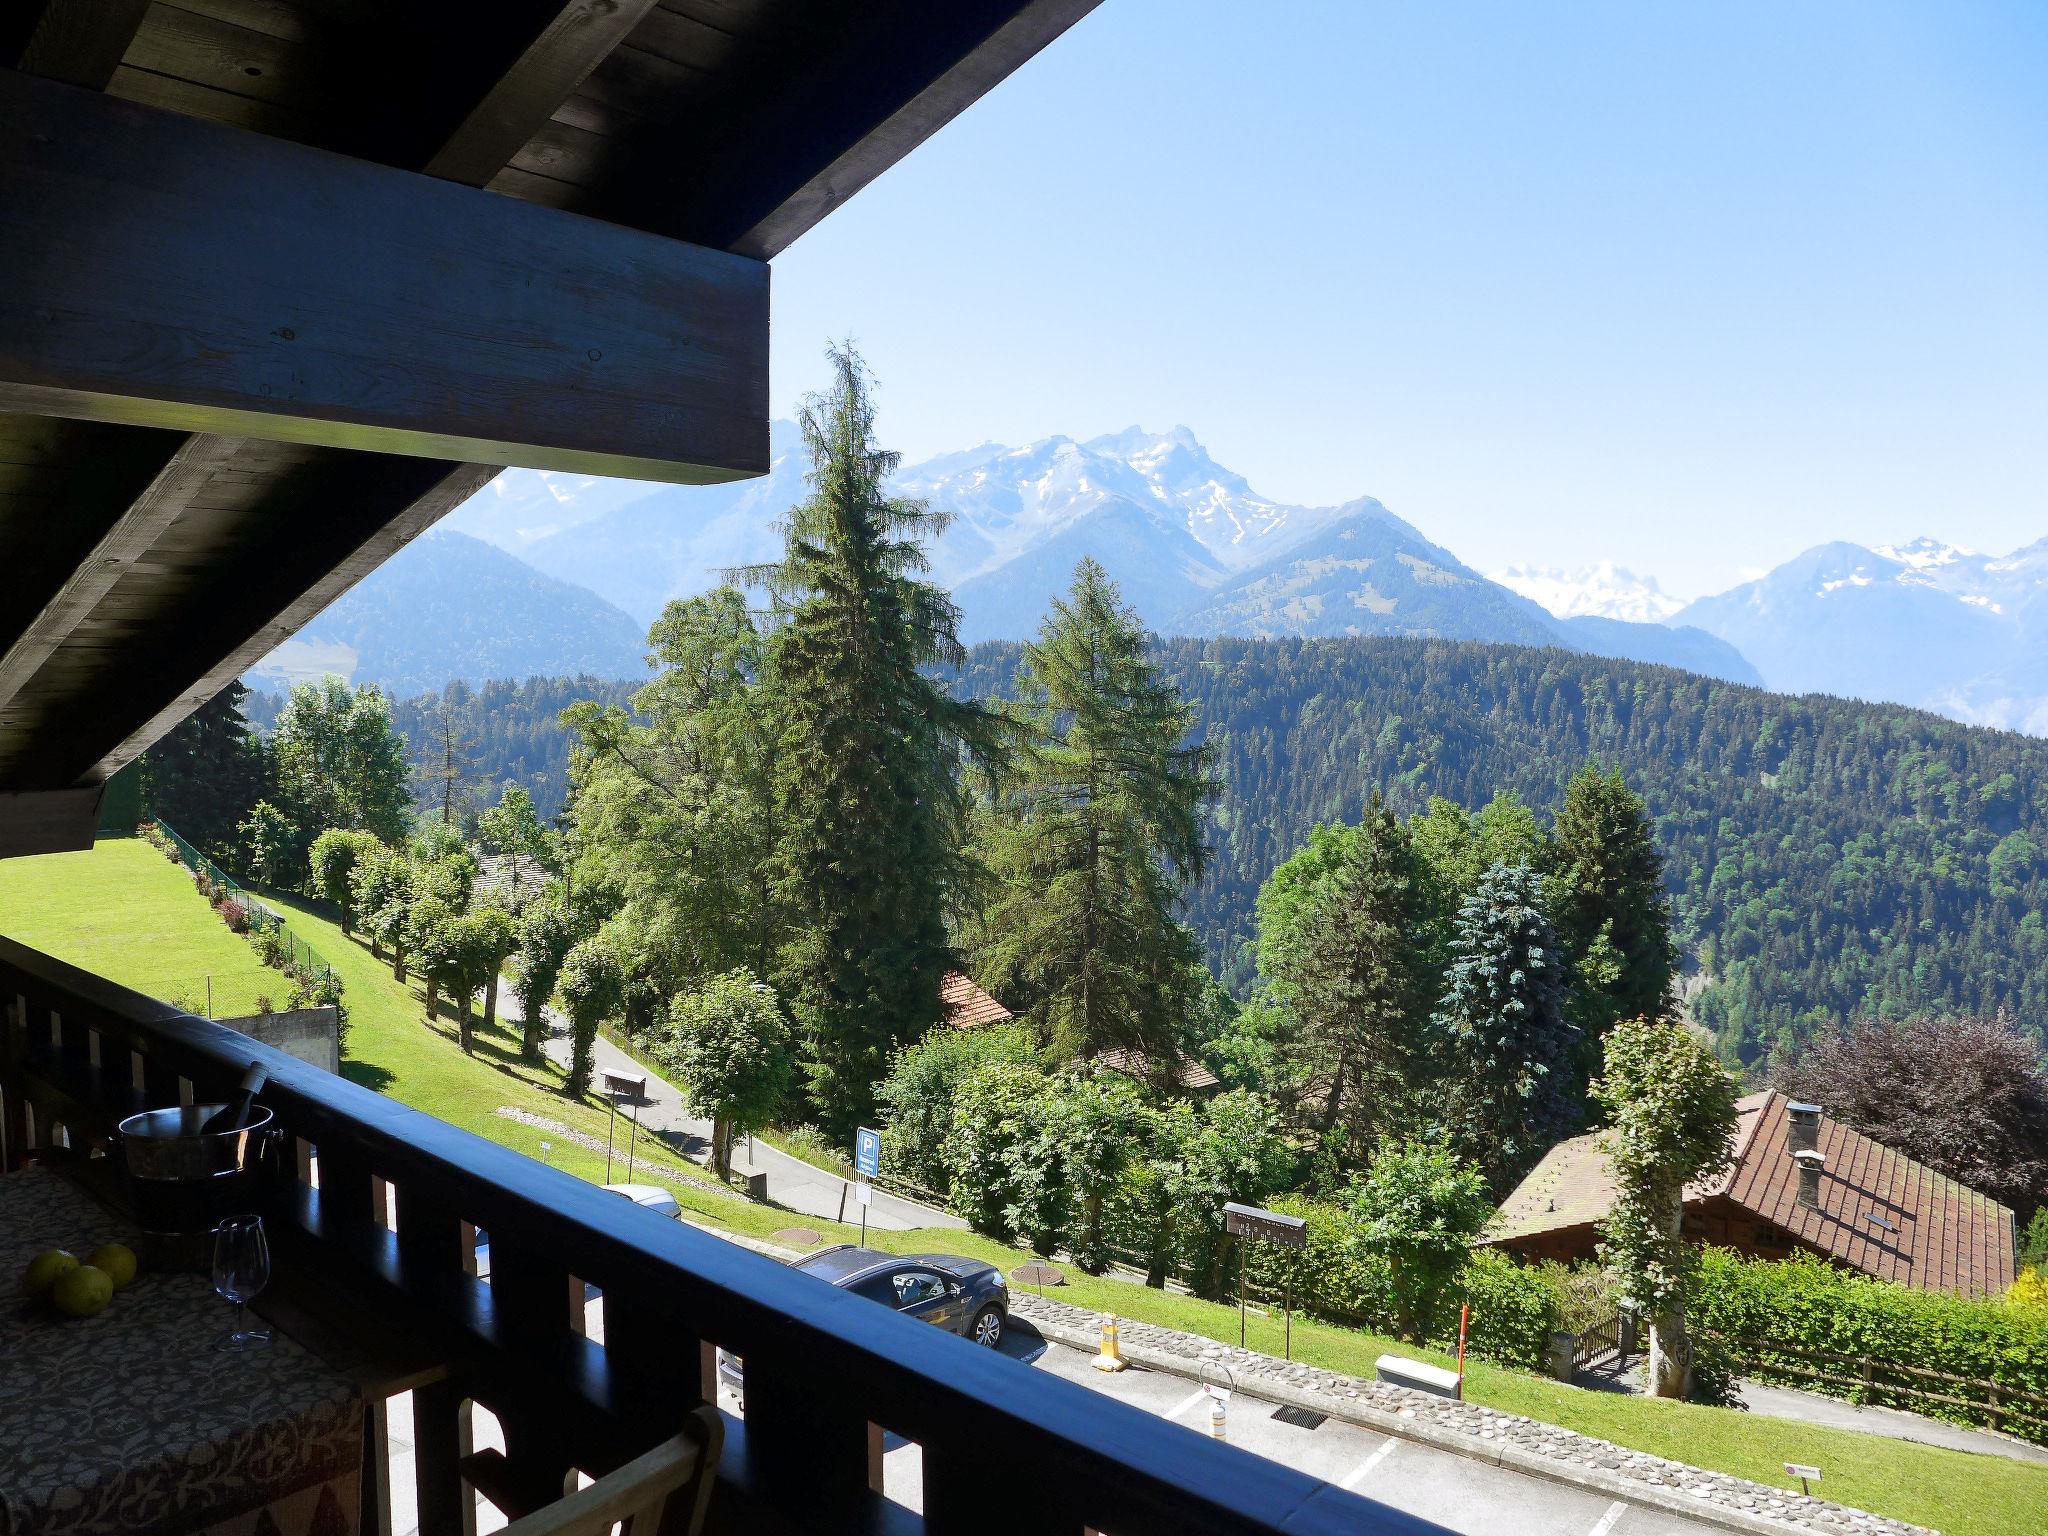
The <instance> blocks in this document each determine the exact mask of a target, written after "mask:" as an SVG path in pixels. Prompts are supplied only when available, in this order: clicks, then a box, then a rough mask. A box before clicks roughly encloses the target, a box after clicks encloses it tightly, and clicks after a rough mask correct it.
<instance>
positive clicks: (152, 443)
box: [0, 432, 240, 710]
mask: <svg viewBox="0 0 2048 1536" xmlns="http://www.w3.org/2000/svg"><path fill="white" fill-rule="evenodd" d="M138 437H139V438H140V439H141V443H140V444H139V445H138V446H139V447H140V448H141V449H142V450H143V451H148V450H149V449H154V450H156V451H158V452H161V451H162V449H163V448H164V447H171V448H172V451H171V452H169V453H168V454H167V455H166V456H165V457H164V460H163V468H162V469H161V470H159V471H158V472H157V473H156V474H155V475H154V476H152V477H151V479H150V481H149V484H148V485H146V486H144V487H143V489H142V491H141V494H139V495H138V496H136V497H135V498H134V499H133V500H132V501H129V502H127V504H126V505H125V507H123V509H122V510H121V512H120V513H119V514H118V515H117V516H115V517H114V518H113V519H112V520H111V522H109V523H108V525H107V527H106V530H105V532H103V533H102V534H101V535H100V537H99V538H98V539H97V540H96V541H95V542H94V544H93V547H92V549H91V550H90V551H89V552H88V553H86V554H85V555H84V556H83V557H82V558H80V559H79V560H78V561H77V563H76V564H75V565H74V566H73V567H72V568H71V570H70V571H69V572H68V574H67V575H66V577H65V579H64V580H63V582H62V583H61V584H60V585H59V586H58V587H57V588H56V590H55V591H53V592H52V593H50V595H49V597H48V598H47V599H46V600H44V601H43V602H42V604H41V606H40V607H29V606H28V605H31V604H33V603H34V602H35V598H36V595H35V594H33V593H29V592H26V591H24V592H22V593H20V594H19V596H20V598H21V599H22V602H23V605H24V611H23V615H22V616H23V618H24V619H25V620H26V622H25V623H24V624H23V625H22V628H21V631H20V633H19V634H17V635H15V636H14V637H13V639H12V641H11V642H10V643H9V644H8V645H7V647H6V649H5V650H4V651H0V710H4V709H5V708H6V706H7V704H8V701H10V700H11V699H13V698H14V696H15V695H16V694H18V693H19V692H20V691H21V689H22V685H23V684H25V683H26V682H27V681H28V680H29V679H30V678H31V677H33V676H34V675H35V673H36V670H37V668H39V667H41V666H42V664H43V663H44V662H45V661H47V660H48V659H49V657H50V653H51V652H53V651H55V650H56V649H57V647H58V646H60V645H62V644H63V643H64V642H65V641H66V640H68V639H69V638H70V637H71V636H72V634H73V633H75V632H76V631H77V629H78V627H79V626H80V625H81V624H82V623H84V622H85V620H86V618H87V617H88V616H90V614H91V613H92V611H93V608H94V607H95V606H96V605H97V604H98V603H99V600H100V599H101V598H102V597H105V596H106V595H107V593H108V591H110V590H111V589H112V587H113V585H114V583H115V582H116V581H118V580H120V578H121V575H122V573H123V572H124V571H126V570H127V569H128V568H129V567H130V566H132V565H133V564H134V563H135V561H136V560H137V559H139V558H140V557H141V556H143V555H145V554H147V553H148V551H149V549H150V547H151V546H152V545H153V544H155V543H156V541H157V539H158V538H159V537H160V536H161V535H162V533H163V531H164V530H165V529H166V528H168V527H169V526H170V525H171V522H172V520H173V519H174V518H176V517H177V515H178V513H179V511H180V510H181V509H182V508H183V507H184V506H185V504H186V503H187V502H188V501H189V500H190V499H191V497H192V495H193V493H194V492H196V491H197V490H198V489H199V487H200V486H202V485H204V484H205V483H206V482H207V480H208V479H209V478H211V477H212V475H213V472H214V471H215V470H216V469H218V468H219V467H220V466H221V465H223V464H224V463H226V462H227V460H228V459H229V458H230V457H232V456H233V454H234V452H235V450H236V448H237V447H239V446H240V443H239V440H238V439H236V438H232V437H210V436H207V437H187V438H184V439H183V440H182V441H181V440H179V439H178V438H176V437H175V436H171V435H169V434H164V433H154V432H150V433H140V434H138Z"/></svg>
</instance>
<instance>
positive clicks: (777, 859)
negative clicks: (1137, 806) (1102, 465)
mask: <svg viewBox="0 0 2048 1536" xmlns="http://www.w3.org/2000/svg"><path fill="white" fill-rule="evenodd" d="M828 356H829V357H830V359H831V362H832V367H833V371H834V374H835V381H834V384H833V387H832V389H831V390H830V391H829V392H828V393H826V394H824V395H822V396H815V397H813V398H812V399H811V400H810V401H808V402H807V403H806V405H805V407H804V410H803V413H802V423H801V424H802V427H803V434H804V442H805V445H806V447H807V448H808V449H809V451H810V457H811V474H810V480H811V495H810V497H809V499H808V500H806V501H804V502H802V503H800V504H799V505H798V506H796V507H794V508H793V509H791V511H790V513H789V515H788V517H787V519H786V520H785V522H784V525H783V527H784V538H785V543H784V552H783V558H782V559H781V561H780V562H778V563H776V564H774V565H769V566H762V567H756V568H752V569H749V570H746V571H742V572H738V573H735V576H736V580H737V581H738V582H739V583H740V584H741V585H744V586H751V587H765V588H766V589H767V590H768V592H769V594H770V596H771V597H772V599H773V601H774V605H775V609H776V616H777V618H778V620H779V623H778V626H777V628H776V630H775V632H774V635H773V639H772V641H771V643H770V649H769V673H770V687H771V689H772V695H773V696H772V707H773V708H774V710H775V720H776V732H775V738H776V739H775V745H774V754H775V760H774V766H773V769H772V774H773V791H772V803H773V806H774V813H775V826H774V832H775V837H776V848H775V853H774V859H773V887H774V895H775V898H776V901H777V905H778V907H779V909H780V910H781V912H782V913H783V914H784V915H785V920H786V922H787V935H788V936H787V938H786V939H785V941H784V942H783V943H782V945H781V946H780V949H779V951H778V952H777V954H776V956H775V958H774V961H773V964H772V968H771V969H772V975H771V978H770V979H771V980H772V982H773V983H774V985H775V988H776V991H777V992H778V993H779V994H780V995H781V997H782V998H783V1000H784V1002H785V1004H786V1005H787V1006H788V1007H789V1009H790V1011H791V1013H792V1014H793V1015H794V1017H795V1019H796V1022H797V1027H798V1030H799V1033H800V1035H801V1039H802V1055H803V1069H804V1074H805V1077H806V1079H807V1085H808V1091H809V1095H810V1098H811V1101H812V1104H813V1106H814V1108H815V1109H816V1111H817V1114H818V1117H819V1120H820V1122H821V1123H822V1124H823V1125H824V1126H826V1127H827V1129H829V1130H830V1131H831V1132H832V1133H834V1134H835V1135H844V1134H847V1133H850V1132H851V1130H852V1129H853V1127H854V1125H855V1124H856V1123H858V1122H859V1121H860V1120H861V1119H863V1118H864V1117H866V1116H867V1115H868V1114H869V1113H870V1112H871V1106H872V1103H873V1090H874V1086H875V1084H876V1083H878V1082H880V1081H881V1079H882V1078H883V1076H884V1075H885V1074H886V1073H887V1071H888V1064H889V1057H890V1055H891V1053H892V1052H893V1051H894V1050H895V1049H896V1048H898V1047H900V1046H902V1045H905V1044H908V1043H909V1042H911V1041H913V1040H915V1039H917V1038H918V1037H919V1036H920V1035H921V1034H923V1033H924V1031H925V1030H927V1029H929V1028H930V1027H931V1026H932V1025H933V1024H935V1023H937V1022H938V1020H939V1016H940V1005H939V983H940V980H941V978H943V977H944V975H945V974H946V972H947V971H948V970H950V969H952V968H953V967H954V965H955V963H956V962H955V956H954V954H953V951H952V945H951V942H950V940H949V938H948V935H947V931H946V923H945V914H946V911H947V909H948V906H949V905H950V903H951V900H952V897H953V894H954V893H955V892H956V891H957V890H958V888H959V886H960V884H961V882H962V878H963V875H964V871H965V864H964V860H963V858H962V855H961V849H960V841H961V833H962V821H963V812H964V807H963V802H962V795H961V789H960V786H959V783H958V781H957V776H956V772H955V770H956V767H957V765H958V763H959V759H960V757H961V753H962V749H963V748H966V749H968V750H970V751H975V752H982V753H986V752H988V751H990V750H991V749H992V748H993V746H994V731H993V717H992V716H990V715H989V714H988V713H987V712H986V711H984V710H983V709H982V708H981V707H980V706H979V705H976V704H972V703H965V702H961V701H957V700H955V699H954V698H952V697H951V696H950V695H949V694H948V693H947V692H946V691H945V690H944V689H943V688H942V687H940V686H939V685H938V684H937V683H935V682H934V681H933V680H932V679H931V678H930V677H928V676H927V675H925V672H924V670H923V669H925V668H927V667H932V666H936V665H958V664H959V662H960V661H961V660H962V658H963V653H962V651H961V648H960V642H959V639H958V637H957V635H956V633H955V631H956V628H957V625H958V623H959V611H958V610H957V609H956V608H955V607H954V605H953V602H952V599H951V598H950V597H948V596H947V595H946V593H945V592H944V591H943V590H941V589H940V588H939V587H937V586H934V585H933V584H931V583H930V582H928V581H926V580H925V579H924V576H925V574H926V571H927V565H926V561H925V556H924V551H923V548H922V544H923V541H924V540H926V539H930V538H935V537H937V536H938V535H939V534H940V533H942V532H943V531H944V529H945V526H946V523H947V522H948V518H947V516H946V515H945V514H942V513H939V512H934V511H933V510H931V509H930V508H928V507H926V506H925V505H924V503H922V502H919V501H912V500H905V499H901V498H896V497H891V496H890V495H888V494H887V493H886V491H885V490H884V482H885V481H886V480H887V479H888V477H889V475H890V474H891V473H892V472H893V471H894V470H895V468H896V464H897V458H898V456H897V455H896V454H894V453H889V452H886V451H884V450H883V449H881V448H879V447H878V446H877V445H876V443H875V434H874V406H873V402H872V399H871V397H870V393H869V378H868V374H867V370H866V368H865V367H864V366H863V365H862V363H861V361H860V359H859V357H857V356H856V355H855V354H854V352H853V350H852V349H851V348H850V347H835V348H833V349H832V350H831V351H830V352H829V354H828Z"/></svg>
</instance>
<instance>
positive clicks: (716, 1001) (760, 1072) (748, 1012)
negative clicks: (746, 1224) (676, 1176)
mask: <svg viewBox="0 0 2048 1536" xmlns="http://www.w3.org/2000/svg"><path fill="white" fill-rule="evenodd" d="M788 1033H789V1032H788V1026H787V1025H786V1024H785V1023H784V1022H783V1018H782V1008H781V1005H780V1004H779V1003H778V1002H777V1001H776V998H775V993H774V992H773V990H771V989H770V988H769V986H768V984H767V983H766V982H764V981H762V980H761V979H760V978H759V977H758V976H756V975H754V973H753V972H751V971H748V970H736V971H728V972H726V973H725V974H724V975H722V976H713V977H711V978H709V979H708V980H706V981H705V982H704V983H703V984H702V985H701V986H698V987H695V988H693V989H692V990H690V991H688V992H685V993H683V994H682V995H681V996H679V997H677V998H676V1000H675V1003H674V1006H673V1007H672V1008H671V1009H670V1012H669V1018H668V1028H667V1029H666V1031H665V1032H663V1033H662V1034H661V1035H660V1036H659V1038H658V1040H657V1043H656V1045H655V1055H656V1057H657V1059H658V1060H660V1061H661V1063H662V1064H663V1065H664V1066H666V1067H670V1068H672V1069H673V1070H674V1072H675V1074H676V1076H677V1077H678V1078H679V1079H680V1080H681V1083H682V1087H683V1091H684V1092H685V1093H687V1094H688V1095H689V1098H690V1104H691V1106H692V1107H693V1108H694V1109H695V1110H696V1111H697V1113H698V1114H700V1115H708V1116H710V1117H711V1166H712V1168H713V1170H714V1171H715V1172H716V1173H717V1175H718V1177H719V1179H720V1180H721V1181H722V1180H725V1179H727V1178H729V1177H731V1174H732V1144H733V1139H734V1138H735V1137H738V1136H745V1135H748V1134H750V1133H751V1132H753V1131H755V1130H757V1129H759V1128H760V1127H762V1126H764V1125H766V1124H768V1123H769V1121H770V1120H771V1119H772V1117H773V1116H774V1114H775V1111H776V1110H777V1108H779V1107H780V1106H781V1104H782V1101H783V1098H784V1096H785V1095H786V1094H787V1093H788V1092H789V1080H790V1071H791V1063H790V1054H789V1038H788Z"/></svg>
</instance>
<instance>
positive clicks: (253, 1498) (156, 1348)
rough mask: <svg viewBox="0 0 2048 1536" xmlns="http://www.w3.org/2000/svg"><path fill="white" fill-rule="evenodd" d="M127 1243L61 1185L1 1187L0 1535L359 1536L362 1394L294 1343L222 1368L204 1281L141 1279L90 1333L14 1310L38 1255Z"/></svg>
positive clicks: (220, 1318)
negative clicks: (25, 1273)
mask: <svg viewBox="0 0 2048 1536" xmlns="http://www.w3.org/2000/svg"><path fill="white" fill-rule="evenodd" d="M109 1241H125V1242H127V1243H129V1244H130V1245H131V1246H134V1247H137V1248H140V1246H141V1245H140V1243H139V1242H138V1241H137V1239H136V1235H135V1232H134V1229H133V1228H132V1227H131V1226H129V1225H128V1224H127V1223H125V1222H122V1221H120V1220H118V1219H116V1218H114V1217H112V1216H109V1215H108V1214H107V1213H106V1211H104V1210H103V1209H102V1208H101V1207H100V1206H99V1205H98V1203H97V1202H95V1201H94V1200H93V1199H92V1198H91V1197H90V1196H89V1195H87V1194H86V1193H85V1192H84V1191H83V1190H81V1189H79V1188H78V1187H77V1186H76V1185H75V1184H73V1183H71V1182H70V1181H69V1180H68V1179H65V1178H63V1177H60V1176H59V1175H57V1174H54V1173H50V1172H47V1171H44V1170H40V1169H27V1170H24V1171H22V1172H19V1173H10V1174H4V1175H0V1536H60V1533H61V1536H100V1533H103V1532H131V1531H132V1532H145V1531H146V1532H150V1533H152V1536H186V1533H192V1532H220V1533H231V1536H354V1533H355V1532H356V1530H357V1527H358V1522H359V1519H360V1504H361V1499H362V1484H361V1475H362V1458H363V1394H362V1389H361V1388H360V1387H358V1386H356V1385H355V1384H353V1383H352V1382H351V1381H350V1380H349V1379H348V1378H347V1377H346V1376H344V1375H342V1374H341V1373H340V1372H338V1371H335V1370H332V1369H330V1368H329V1367H328V1366H327V1365H325V1364H324V1363H323V1362H321V1361H320V1360H319V1359H318V1358H316V1357H315V1356H313V1355H310V1354H308V1353H307V1352H306V1351H305V1350H304V1349H301V1348H300V1347H299V1346H298V1345H297V1344H295V1343H293V1342H292V1341H291V1340H290V1339H288V1338H286V1337H284V1336H283V1335H282V1334H278V1335H277V1336H276V1337H274V1338H273V1339H272V1340H271V1342H270V1343H269V1344H268V1345H266V1346H263V1347H261V1348H258V1349H253V1350H244V1351H241V1352H239V1353H224V1352H221V1351H217V1350H215V1349H214V1347H213V1345H214V1341H215V1340H216V1339H218V1338H219V1337H220V1336H221V1334H222V1333H223V1332H224V1331H225V1330H226V1328H227V1326H228V1324H229V1322H230V1321H231V1318H232V1309H231V1308H230V1307H229V1305H228V1304H227V1303H226V1302H224V1301H222V1300H221V1299H220V1298H219V1297H218V1296H216V1295H214V1293H213V1287H212V1285H211V1284H210V1283H209V1282H208V1280H207V1278H206V1277H205V1276H203V1275H191V1274H150V1273H147V1272H145V1273H144V1274H142V1275H140V1276H138V1277H137V1278H136V1280H135V1283H134V1284H133V1285H131V1286H130V1287H129V1288H128V1289H127V1290H125V1291H120V1292H117V1293H116V1294H115V1296H114V1300H113V1304H112V1305H111V1306H109V1307H108V1308H107V1309H106V1311H104V1312H102V1313H100V1314H99V1316H97V1317H93V1318H87V1319H83V1320H75V1319H70V1318H65V1317H63V1316H61V1315H60V1314H57V1313H55V1312H53V1311H50V1310H47V1309H45V1308H41V1307H34V1308H31V1307H29V1306H26V1305H24V1304H23V1303H22V1302H21V1301H20V1300H19V1297H20V1289H19V1286H20V1280H19V1277H20V1275H21V1272H22V1270H23V1269H24V1268H25V1267H26V1266H27V1264H28V1261H29V1259H30V1258H31V1257H33V1256H34V1255H35V1254H37V1253H39V1252H40V1251H42V1250H43V1249H45V1248H68V1249H70V1250H71V1251H72V1252H73V1253H76V1254H78V1255H79V1256H80V1257H81V1258H83V1257H85V1256H86V1255H87V1254H90V1253H91V1252H92V1250H93V1249H95V1248H97V1247H98V1246H99V1245H100V1244H101V1243H103V1242H109Z"/></svg>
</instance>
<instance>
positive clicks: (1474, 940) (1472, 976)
mask: <svg viewBox="0 0 2048 1536" xmlns="http://www.w3.org/2000/svg"><path fill="white" fill-rule="evenodd" d="M1434 1023H1435V1032H1436V1037H1437V1039H1436V1045H1437V1050H1438V1053H1439V1056H1440V1062H1441V1070H1442V1072H1443V1091H1442V1093H1441V1095H1440V1096H1439V1099H1438V1103H1439V1104H1440V1106H1441V1109H1440V1113H1441V1115H1442V1122H1443V1125H1444V1128H1445V1131H1446V1133H1447V1136H1448V1139H1449V1140H1450V1141H1451V1143H1452V1144H1453V1145H1454V1146H1455V1147H1456V1149H1457V1150H1458V1152H1459V1153H1460V1154H1462V1155H1463V1156H1466V1157H1469V1158H1471V1159H1472V1160H1473V1161H1474V1162H1476V1163H1478V1164H1479V1167H1480V1169H1481V1171H1482V1172H1483V1173H1484V1174H1485V1175H1486V1177H1487V1179H1488V1180H1489V1182H1490V1183H1491V1184H1492V1185H1493V1187H1494V1188H1495V1189H1496V1190H1504V1189H1505V1188H1507V1187H1508V1185H1509V1184H1511V1183H1512V1182H1513V1180H1514V1179H1516V1178H1518V1177H1519V1176H1520V1175H1521V1174H1522V1173H1523V1172H1525V1171H1526V1170H1527V1169H1528V1167H1529V1166H1530V1164H1531V1163H1533V1162H1534V1161H1535V1159H1536V1158H1537V1157H1539V1156H1541V1155H1542V1153H1543V1152H1544V1151H1545V1150H1546V1149H1547V1148H1548V1147H1549V1146H1550V1145H1551V1144H1552V1143H1553V1142H1555V1141H1557V1140H1558V1139H1560V1138H1561V1137H1563V1136H1565V1135H1566V1134H1568V1133H1569V1131H1570V1130H1571V1128H1572V1122H1573V1120H1574V1118H1575V1115H1576V1111H1577V1104H1576V1102H1575V1095H1574V1091H1573V1088H1574V1085H1573V1080H1572V1075H1571V1057H1572V1045H1571V1041H1572V1031H1571V1027H1570V1026H1569V1025H1567V1024H1566V1022H1565V1017H1564V963H1563V956H1562V954H1561V953H1560V951H1559V949H1558V944H1557V935H1556V933H1555V932H1554V931H1553V930H1552V928H1551V926H1550V920H1549V919H1548V918H1547V917H1545V916H1544V915H1543V883H1542V881H1541V880H1540V879H1539V878H1538V876H1537V875H1536V872H1535V871H1534V870H1532V869H1530V868H1529V867H1528V866H1527V865H1526V864H1513V865H1510V864H1496V865H1494V866H1493V867H1492V868H1490V869H1488V870H1487V871H1486V872H1485V873H1484V874H1483V875H1481V876H1480V877H1479V880H1478V883H1477V884H1476V885H1475V886H1474V888H1473V890H1472V893H1471V894H1470V895H1469V896H1467V897H1466V898H1465V900H1464V902H1463V903H1462V904H1461V905H1460V906H1459V908H1458V916H1457V922H1456V924H1455V925H1454V927H1453V930H1452V935H1451V944H1450V964H1449V966H1448V967H1447V968H1446V971H1445V974H1444V995H1443V1001H1442V1002H1441V1003H1440V1004H1439V1005H1438V1008H1437V1011H1436V1018H1435V1020H1434Z"/></svg>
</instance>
